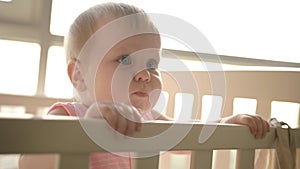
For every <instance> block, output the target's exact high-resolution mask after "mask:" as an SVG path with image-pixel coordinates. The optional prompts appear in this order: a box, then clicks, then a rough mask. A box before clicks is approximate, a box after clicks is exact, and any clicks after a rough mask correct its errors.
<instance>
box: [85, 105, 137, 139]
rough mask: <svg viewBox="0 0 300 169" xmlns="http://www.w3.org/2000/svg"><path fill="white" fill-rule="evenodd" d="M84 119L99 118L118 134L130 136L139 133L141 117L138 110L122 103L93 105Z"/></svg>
mask: <svg viewBox="0 0 300 169" xmlns="http://www.w3.org/2000/svg"><path fill="white" fill-rule="evenodd" d="M84 118H100V119H104V120H106V121H107V123H108V124H109V125H110V126H111V127H112V128H113V129H115V130H116V131H118V132H119V133H121V134H123V135H126V136H131V135H132V134H133V133H134V132H135V131H140V130H141V127H142V124H141V116H140V113H139V112H138V110H137V109H136V108H134V107H132V106H129V105H126V104H122V103H95V104H93V105H91V106H90V108H89V109H88V110H87V112H86V114H85V116H84Z"/></svg>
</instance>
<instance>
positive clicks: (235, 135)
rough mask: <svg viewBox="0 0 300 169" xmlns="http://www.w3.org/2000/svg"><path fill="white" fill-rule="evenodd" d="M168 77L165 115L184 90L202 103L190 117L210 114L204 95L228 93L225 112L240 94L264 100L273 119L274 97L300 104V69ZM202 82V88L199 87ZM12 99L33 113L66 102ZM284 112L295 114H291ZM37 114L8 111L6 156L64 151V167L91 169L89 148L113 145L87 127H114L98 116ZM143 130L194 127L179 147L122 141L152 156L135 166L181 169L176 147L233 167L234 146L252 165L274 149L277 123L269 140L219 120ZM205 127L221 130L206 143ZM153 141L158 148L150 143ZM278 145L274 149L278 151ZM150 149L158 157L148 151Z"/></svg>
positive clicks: (8, 100) (207, 167)
mask: <svg viewBox="0 0 300 169" xmlns="http://www.w3.org/2000/svg"><path fill="white" fill-rule="evenodd" d="M190 77H192V78H193V79H195V83H188V86H186V85H185V84H186V83H185V82H186V81H187V79H188V78H190ZM219 78H223V80H222V81H218V79H219ZM162 80H163V84H164V85H163V91H165V92H166V93H167V94H168V99H167V104H166V107H165V113H166V114H167V115H169V116H171V117H173V116H174V112H175V107H176V104H177V103H176V99H175V98H176V95H177V94H178V93H186V94H193V101H194V103H195V102H197V103H199V104H192V107H191V109H190V110H186V111H187V112H191V113H190V114H189V116H191V117H193V119H194V118H195V119H201V118H203V117H202V112H203V107H204V106H205V105H204V103H202V100H203V97H204V96H218V97H221V98H222V104H221V110H222V113H221V116H228V115H230V114H231V113H232V112H233V110H234V106H233V105H234V104H233V102H234V100H235V98H251V99H254V100H256V102H257V104H256V108H255V110H256V113H257V114H259V115H261V116H262V117H264V118H266V119H268V118H270V117H271V112H272V111H273V110H272V106H271V105H272V102H273V101H282V102H291V103H298V104H299V103H300V88H299V86H300V72H296V71H294V72H293V71H225V72H218V71H213V72H205V71H203V72H202V71H195V72H182V71H178V72H163V73H162ZM220 83H224V84H225V85H222V84H220ZM220 86H221V87H220ZM195 87H196V88H197V90H195ZM195 92H196V93H195ZM12 97H13V96H9V95H0V100H1V103H0V104H1V105H24V106H25V107H27V106H28V108H29V109H28V112H29V113H32V114H34V112H35V111H37V109H38V108H39V107H41V106H42V107H43V106H47V105H51V104H52V103H53V102H55V101H59V100H57V99H49V100H47V99H46V100H42V99H40V98H34V97H22V98H21V99H19V100H18V99H16V98H17V96H15V99H14V98H12ZM30 103H32V104H30ZM35 103H39V104H35ZM183 111H185V109H184V110H183ZM299 111H300V110H298V114H299ZM245 113H247V112H245ZM280 113H287V116H288V115H289V114H288V113H289V112H280ZM32 114H28V115H26V116H22V117H11V116H5V115H1V118H0V121H1V122H0V133H1V139H0V145H1V148H0V153H1V154H18V153H58V154H59V155H60V162H59V164H58V167H59V168H61V169H71V168H72V169H75V168H78V169H83V168H88V167H87V166H88V162H89V153H91V152H106V151H107V150H106V149H105V148H103V147H100V146H99V145H97V144H96V143H95V142H94V141H93V140H92V139H91V138H90V137H89V136H88V135H87V134H86V132H85V130H84V129H83V127H82V124H88V125H89V126H92V127H95V128H96V127H99V128H101V127H104V125H106V124H105V123H104V122H99V120H95V119H76V118H71V117H64V118H61V117H45V116H35V115H32ZM296 121H297V123H296V125H299V121H300V117H299V115H298V119H296ZM191 124H192V125H191ZM142 128H143V130H142V131H141V132H138V133H136V134H135V135H134V136H133V137H134V138H137V139H139V138H152V137H153V136H157V135H160V134H161V133H164V132H166V131H168V130H169V129H170V128H173V129H174V130H173V133H172V132H171V134H173V135H175V136H176V132H175V131H188V132H185V135H184V137H182V138H181V139H180V141H178V142H177V143H176V144H174V145H173V146H172V147H171V148H170V147H168V146H167V145H168V141H170V140H165V142H157V143H156V142H155V141H156V140H153V142H143V144H144V145H142V146H137V145H136V143H133V142H128V141H126V139H125V140H122V141H123V142H122V144H121V145H122V146H120V144H116V146H114V147H112V149H113V151H115V152H135V153H136V154H138V155H141V156H143V155H144V158H137V159H135V166H134V167H135V168H138V169H148V168H149V169H154V168H161V169H169V168H174V167H173V166H172V165H171V164H170V161H171V158H172V151H176V152H178V151H187V150H188V151H191V155H189V156H187V160H186V161H185V162H186V164H185V165H184V167H182V168H193V169H211V168H216V169H219V168H220V169H223V168H232V166H231V165H229V163H230V161H232V160H231V158H232V156H231V155H230V150H237V151H236V155H235V157H234V163H235V164H234V167H235V168H239V169H245V168H246V169H248V168H249V169H250V168H254V166H255V162H254V161H255V156H256V153H255V152H256V151H257V150H258V149H274V148H275V147H276V144H275V143H276V128H271V131H270V132H269V133H268V134H267V136H266V138H264V139H255V138H254V137H253V136H252V135H251V134H250V131H249V129H248V127H246V126H241V125H228V124H217V123H213V121H212V122H205V123H200V122H194V121H192V122H190V123H189V122H180V123H176V124H174V123H171V122H160V121H159V122H147V123H145V124H143V127H142ZM205 128H211V129H213V133H211V135H210V136H209V137H208V138H207V139H206V140H204V141H202V142H201V141H199V138H200V137H199V135H200V133H201V132H202V131H203V130H205ZM186 129H188V130H186ZM282 131H283V132H284V133H285V134H286V135H288V129H282ZM290 134H291V135H293V136H294V138H295V145H296V148H297V156H296V168H297V169H299V168H300V163H299V162H300V155H299V147H300V129H299V127H297V126H293V129H291V130H290ZM29 136H30V137H29ZM57 138H59V139H57ZM71 140H72V141H71ZM74 140H76V141H74ZM53 143H55V144H53ZM70 143H71V144H70ZM145 143H147V144H145ZM141 144H142V143H141ZM152 144H153V145H155V146H147V145H152ZM166 147H167V148H168V149H166ZM270 151H271V152H273V154H274V150H270ZM147 154H154V155H151V156H147ZM267 161H268V162H269V163H272V164H271V165H269V168H276V167H277V165H276V159H275V158H274V157H272V156H270V157H269V158H268V159H267Z"/></svg>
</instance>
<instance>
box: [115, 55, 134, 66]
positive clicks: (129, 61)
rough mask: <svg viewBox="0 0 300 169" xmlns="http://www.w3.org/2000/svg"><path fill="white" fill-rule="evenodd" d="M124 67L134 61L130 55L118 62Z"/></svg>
mask: <svg viewBox="0 0 300 169" xmlns="http://www.w3.org/2000/svg"><path fill="white" fill-rule="evenodd" d="M118 61H119V62H120V63H121V64H123V65H130V64H131V63H132V60H131V58H130V56H129V55H124V56H122V57H121V58H120V59H119V60H118Z"/></svg>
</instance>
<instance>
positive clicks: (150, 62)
mask: <svg viewBox="0 0 300 169" xmlns="http://www.w3.org/2000/svg"><path fill="white" fill-rule="evenodd" d="M146 66H147V69H153V68H157V66H158V64H157V61H156V60H154V59H149V60H148V61H147V63H146Z"/></svg>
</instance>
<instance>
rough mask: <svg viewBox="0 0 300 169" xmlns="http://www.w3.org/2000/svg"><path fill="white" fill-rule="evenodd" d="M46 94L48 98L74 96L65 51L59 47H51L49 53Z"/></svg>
mask: <svg viewBox="0 0 300 169" xmlns="http://www.w3.org/2000/svg"><path fill="white" fill-rule="evenodd" d="M45 94H46V96H48V97H62V98H70V97H72V96H73V87H72V84H71V82H70V80H69V77H68V74H67V63H66V57H65V56H64V49H63V48H62V47H59V46H52V47H50V49H49V52H48V60H47V73H46V82H45Z"/></svg>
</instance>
